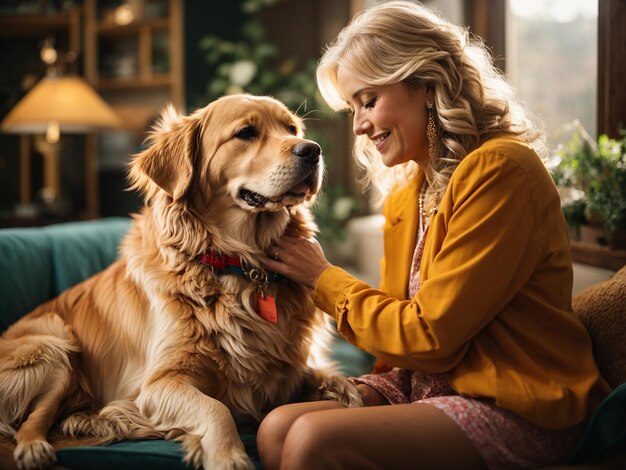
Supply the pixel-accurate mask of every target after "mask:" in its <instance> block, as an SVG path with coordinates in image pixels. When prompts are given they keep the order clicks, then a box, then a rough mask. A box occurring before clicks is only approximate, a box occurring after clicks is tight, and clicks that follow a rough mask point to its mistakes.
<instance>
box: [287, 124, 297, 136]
mask: <svg viewBox="0 0 626 470" xmlns="http://www.w3.org/2000/svg"><path fill="white" fill-rule="evenodd" d="M289 132H291V134H292V135H297V134H298V128H297V127H296V126H294V125H293V124H292V125H290V126H289Z"/></svg>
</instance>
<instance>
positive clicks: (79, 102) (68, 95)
mask: <svg viewBox="0 0 626 470" xmlns="http://www.w3.org/2000/svg"><path fill="white" fill-rule="evenodd" d="M120 124H121V121H120V119H119V117H118V116H117V115H116V114H115V112H114V111H113V109H112V108H111V107H110V106H109V105H108V104H107V103H106V102H105V101H104V100H103V99H102V98H101V97H100V96H99V95H98V94H97V93H96V92H95V90H94V89H93V88H92V87H91V86H90V85H89V84H87V82H85V81H84V80H83V79H82V78H80V77H78V76H75V75H56V74H55V73H54V72H52V73H48V75H46V76H45V77H44V78H42V79H41V80H40V81H39V83H37V85H35V86H34V87H33V88H32V89H31V90H30V91H29V92H28V93H27V94H26V96H24V97H23V98H22V99H21V100H20V101H19V102H18V103H17V105H15V107H14V108H13V109H12V110H11V111H10V112H9V114H7V116H6V117H5V118H4V120H3V121H2V123H1V124H0V129H1V130H2V131H4V132H10V133H18V134H45V136H46V140H45V145H44V146H43V147H42V148H41V149H40V151H41V152H42V154H43V157H44V185H43V198H44V201H46V202H47V203H49V204H50V205H54V204H55V203H58V202H59V201H60V196H61V178H60V170H59V137H60V135H61V134H62V133H87V132H91V131H95V130H103V129H111V128H116V127H119V126H120Z"/></svg>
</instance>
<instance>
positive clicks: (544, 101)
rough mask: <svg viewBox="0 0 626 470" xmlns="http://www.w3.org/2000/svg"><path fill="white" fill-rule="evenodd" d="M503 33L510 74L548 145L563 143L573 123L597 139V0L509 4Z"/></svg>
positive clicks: (534, 0)
mask: <svg viewBox="0 0 626 470" xmlns="http://www.w3.org/2000/svg"><path fill="white" fill-rule="evenodd" d="M505 30H506V43H505V44H506V45H505V51H506V52H505V56H506V73H507V75H508V76H509V77H510V79H511V81H512V83H513V85H514V86H515V88H516V89H517V92H518V94H519V96H520V97H521V98H522V99H523V100H524V101H525V103H526V105H527V106H528V108H529V109H530V110H531V111H532V112H533V113H534V114H535V115H536V116H537V117H538V118H539V119H540V120H541V121H542V122H543V124H544V126H545V127H546V131H547V137H548V144H549V145H550V146H551V147H552V146H556V145H557V144H558V143H559V142H562V141H563V139H564V138H566V137H565V136H564V134H565V133H566V131H567V127H568V126H567V125H568V124H569V123H571V122H572V121H573V120H574V119H578V120H579V121H580V122H581V124H582V125H583V127H584V128H585V129H586V130H587V132H588V133H589V134H590V135H592V136H595V135H596V134H597V130H596V122H597V121H596V113H597V91H598V89H597V83H598V77H597V64H598V53H597V50H598V41H597V37H598V2H597V0H596V1H593V0H509V1H508V6H507V9H506V29H505Z"/></svg>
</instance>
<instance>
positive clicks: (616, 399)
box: [570, 383, 626, 464]
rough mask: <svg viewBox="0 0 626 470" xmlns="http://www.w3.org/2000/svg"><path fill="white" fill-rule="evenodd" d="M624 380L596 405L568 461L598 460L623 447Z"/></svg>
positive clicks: (625, 420)
mask: <svg viewBox="0 0 626 470" xmlns="http://www.w3.org/2000/svg"><path fill="white" fill-rule="evenodd" d="M624 423H626V383H624V384H622V385H620V386H619V387H617V388H616V389H615V390H613V392H612V393H611V394H610V395H609V396H608V397H607V398H605V399H604V401H603V402H602V403H601V404H600V406H598V408H597V410H596V412H595V413H594V414H593V416H592V417H591V419H590V420H589V424H587V427H586V428H585V433H584V435H583V438H582V439H581V441H580V443H579V444H578V447H577V448H576V450H575V452H574V454H573V456H572V458H571V461H570V463H573V464H581V463H585V462H594V461H598V460H601V459H602V458H604V457H605V456H607V455H611V454H613V453H614V452H616V451H620V450H621V451H622V452H623V451H624V449H625V448H626V426H625V425H624Z"/></svg>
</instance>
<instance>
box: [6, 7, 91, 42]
mask: <svg viewBox="0 0 626 470" xmlns="http://www.w3.org/2000/svg"><path fill="white" fill-rule="evenodd" d="M79 21H80V10H79V9H78V8H75V9H73V10H69V11H67V12H64V13H50V14H45V15H44V14H17V15H4V16H0V37H10V38H24V37H36V36H45V35H46V34H49V33H56V32H65V31H67V29H68V27H69V26H70V25H72V24H74V23H77V22H79Z"/></svg>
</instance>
